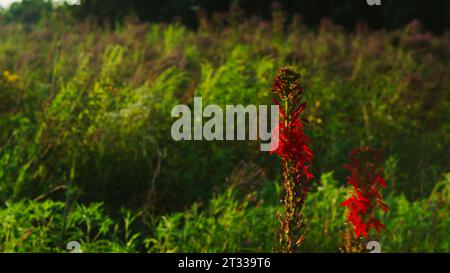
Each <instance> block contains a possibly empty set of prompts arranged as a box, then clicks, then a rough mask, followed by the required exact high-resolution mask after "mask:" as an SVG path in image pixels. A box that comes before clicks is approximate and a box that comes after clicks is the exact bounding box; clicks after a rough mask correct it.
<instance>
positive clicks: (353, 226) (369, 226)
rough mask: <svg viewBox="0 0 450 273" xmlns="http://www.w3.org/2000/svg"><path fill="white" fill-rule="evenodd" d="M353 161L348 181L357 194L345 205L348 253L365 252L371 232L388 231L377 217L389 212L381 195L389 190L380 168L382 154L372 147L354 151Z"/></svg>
mask: <svg viewBox="0 0 450 273" xmlns="http://www.w3.org/2000/svg"><path fill="white" fill-rule="evenodd" d="M349 161H350V162H349V164H345V165H344V167H345V168H346V169H347V170H349V172H350V174H351V175H350V176H349V177H348V178H347V182H348V184H349V185H351V186H352V187H353V191H352V192H351V195H350V197H348V198H347V199H346V200H345V201H344V202H342V203H341V206H343V207H347V210H348V212H347V230H346V235H345V251H346V252H365V251H366V249H365V245H366V243H367V242H368V241H369V240H370V237H371V236H370V231H371V230H376V231H377V232H378V233H381V231H382V230H383V229H384V228H385V226H384V225H383V224H382V223H381V221H380V219H378V218H376V216H375V214H376V212H377V210H379V209H381V210H382V211H384V212H387V211H388V210H389V207H388V206H387V205H386V204H385V203H384V202H383V198H382V196H381V193H380V190H381V188H386V181H385V180H384V171H383V168H382V167H381V166H380V165H381V163H382V156H381V151H380V150H378V149H374V148H371V147H362V148H358V149H353V150H352V151H351V152H350V155H349ZM352 231H353V232H352Z"/></svg>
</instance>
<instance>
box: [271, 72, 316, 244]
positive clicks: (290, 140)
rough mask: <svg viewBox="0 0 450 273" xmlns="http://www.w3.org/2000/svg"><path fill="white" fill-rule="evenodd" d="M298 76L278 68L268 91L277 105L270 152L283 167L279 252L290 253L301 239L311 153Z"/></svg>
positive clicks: (279, 214) (301, 89)
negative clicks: (274, 139)
mask: <svg viewBox="0 0 450 273" xmlns="http://www.w3.org/2000/svg"><path fill="white" fill-rule="evenodd" d="M300 77H301V76H300V74H298V73H296V72H295V71H294V70H293V69H292V68H290V67H282V68H280V69H279V71H278V74H277V77H276V78H275V80H274V82H273V89H272V92H273V93H274V94H275V95H276V96H277V98H276V99H274V103H275V104H277V105H279V106H280V108H279V122H278V126H279V136H278V137H279V143H278V147H277V148H276V149H275V150H274V151H273V153H275V154H277V155H278V156H279V157H280V159H281V161H282V166H283V187H284V194H285V195H284V199H283V201H282V203H283V206H284V210H283V212H282V213H277V215H276V216H277V219H278V220H279V222H280V229H279V249H278V251H280V252H285V253H293V252H296V250H297V249H298V247H299V246H300V245H301V244H302V242H303V240H304V219H303V212H302V209H303V205H304V202H305V199H306V196H307V192H308V189H307V184H308V181H309V180H310V179H312V178H313V174H312V173H311V172H310V166H311V162H312V151H311V149H310V148H309V147H308V146H307V144H308V142H309V138H308V137H307V136H306V135H305V133H304V126H303V123H302V119H301V113H302V112H303V110H304V109H305V107H306V104H305V103H303V102H301V100H302V94H303V88H302V86H301V85H300Z"/></svg>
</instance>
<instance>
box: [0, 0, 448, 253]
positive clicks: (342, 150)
mask: <svg viewBox="0 0 450 273" xmlns="http://www.w3.org/2000/svg"><path fill="white" fill-rule="evenodd" d="M0 6H2V8H1V9H0V251H3V252H65V251H66V249H65V246H66V243H67V242H69V241H72V240H76V241H79V242H80V243H81V248H82V249H83V251H85V252H255V251H264V252H270V251H272V250H273V248H274V246H275V243H276V241H275V234H276V232H277V220H276V219H275V212H276V211H278V210H280V209H281V207H280V203H279V200H280V198H281V196H282V190H281V175H282V173H281V165H280V162H279V160H278V159H277V158H276V156H275V155H270V154H269V153H264V152H260V151H259V143H257V142H255V141H235V142H231V141H214V142H207V141H196V142H194V141H192V142H189V141H182V142H175V141H173V140H172V138H171V136H170V128H171V125H172V123H173V122H174V119H173V118H171V116H170V111H171V109H172V107H173V106H175V105H177V104H180V103H182V104H188V105H191V104H192V102H193V97H194V96H202V97H203V104H204V105H206V104H218V105H221V106H224V105H226V104H243V105H247V104H255V105H258V104H271V103H272V94H271V92H270V91H271V85H272V81H273V78H274V77H275V75H276V71H277V68H279V67H280V66H285V65H293V66H295V67H296V69H297V70H298V71H299V72H300V73H301V74H302V84H303V85H304V89H305V96H304V100H305V101H306V102H307V109H306V110H305V112H304V113H305V116H304V117H305V118H306V119H307V120H308V124H307V126H306V133H307V135H308V136H309V137H310V138H311V147H312V149H313V152H314V162H313V171H314V174H315V179H314V180H313V181H312V182H311V185H310V186H311V194H310V196H309V197H308V201H307V204H306V205H305V214H306V216H307V235H306V241H305V243H304V245H303V248H302V250H301V251H303V252H339V249H340V247H341V246H342V244H343V232H344V231H345V226H346V224H345V209H344V208H343V207H340V206H339V204H340V203H341V202H342V201H343V200H344V199H345V198H346V197H347V196H348V191H349V188H348V186H347V185H346V177H347V176H348V173H347V171H346V170H345V169H344V168H343V166H342V165H343V164H344V163H346V162H347V156H348V154H349V152H350V150H351V149H353V148H356V147H360V146H364V145H370V146H374V147H377V148H380V149H382V150H383V154H384V170H385V176H386V180H387V182H388V188H387V189H385V190H384V191H383V196H384V198H385V199H386V203H387V204H388V205H389V206H390V207H391V210H390V211H389V213H387V214H386V215H380V217H381V219H382V222H383V223H384V224H385V225H386V230H385V231H384V232H383V233H382V234H380V235H376V234H375V235H374V236H376V237H377V240H379V241H380V243H381V246H382V251H383V252H449V251H450V237H449V234H448V230H450V215H449V213H450V165H449V164H450V156H449V155H450V82H449V80H450V78H449V71H450V69H449V54H450V32H449V22H450V14H449V12H450V2H449V1H444V0H432V1H425V0H408V1H402V0H395V1H394V0H390V1H389V0H382V1H381V5H380V6H370V5H368V4H367V2H366V1H365V0H346V1H331V0H320V1H312V0H299V1H293V0H292V1H291V0H286V1H278V2H272V1H256V0H247V1H245V0H241V1H225V0H217V1H208V0H197V1H195V0H186V1H181V0H165V1H160V0H155V1H143V0H132V1H118V0H117V1H116V0H110V1H106V0H104V1H100V0H84V1H83V0H81V1H66V2H63V1H54V2H51V1H45V0H24V1H0Z"/></svg>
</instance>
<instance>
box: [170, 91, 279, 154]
mask: <svg viewBox="0 0 450 273" xmlns="http://www.w3.org/2000/svg"><path fill="white" fill-rule="evenodd" d="M269 109H270V113H269ZM278 110H279V106H278V105H270V106H268V105H259V106H258V107H257V106H256V105H247V106H243V105H226V106H225V115H224V111H223V109H222V108H221V107H220V106H218V105H208V106H206V107H205V108H203V103H202V97H194V110H193V112H194V113H193V114H192V111H191V109H190V108H189V107H188V106H187V105H184V104H179V105H176V106H175V107H173V108H172V112H171V116H172V117H176V118H178V120H176V121H175V122H174V123H173V124H172V129H171V135H172V138H173V139H174V140H176V141H180V140H207V141H212V140H260V141H262V142H268V143H261V144H260V150H261V151H274V150H276V149H277V148H278V144H279V139H278V136H279V127H278V120H279V112H278ZM269 115H270V124H268V116H269ZM204 118H207V119H208V120H207V121H206V122H205V123H203V121H204ZM192 123H193V128H192ZM247 125H248V126H247ZM247 128H248V130H247Z"/></svg>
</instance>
